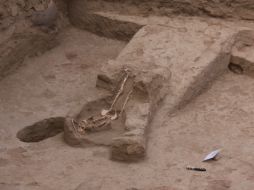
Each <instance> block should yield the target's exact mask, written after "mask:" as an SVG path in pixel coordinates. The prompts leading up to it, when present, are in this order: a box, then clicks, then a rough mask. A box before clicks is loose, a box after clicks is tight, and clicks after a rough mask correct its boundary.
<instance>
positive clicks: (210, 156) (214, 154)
mask: <svg viewBox="0 0 254 190" xmlns="http://www.w3.org/2000/svg"><path fill="white" fill-rule="evenodd" d="M220 151H221V150H220V149H219V150H215V151H212V152H211V153H209V154H208V155H207V156H206V157H205V158H204V160H203V162H205V161H208V160H213V159H215V158H216V156H217V155H218V154H219V153H220Z"/></svg>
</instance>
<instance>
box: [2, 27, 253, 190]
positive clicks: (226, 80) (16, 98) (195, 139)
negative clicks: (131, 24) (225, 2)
mask: <svg viewBox="0 0 254 190" xmlns="http://www.w3.org/2000/svg"><path fill="white" fill-rule="evenodd" d="M185 24H186V25H184V26H185V27H186V28H185V27H184V26H183V25H182V26H180V27H176V28H174V29H172V30H176V31H178V32H179V33H180V36H178V38H174V40H176V42H175V45H176V47H175V51H176V53H179V52H182V55H178V54H177V55H178V57H179V60H180V61H179V60H178V59H176V57H174V54H173V53H174V51H173V52H172V50H173V49H169V47H171V48H172V46H167V45H165V44H167V43H161V41H156V40H155V41H154V42H153V41H152V39H157V37H156V36H154V37H153V38H151V44H150V45H154V49H153V50H154V52H149V51H150V49H148V50H147V49H145V51H144V52H145V53H148V55H147V56H144V54H143V53H142V51H137V52H135V53H136V54H137V55H135V56H140V55H142V56H144V57H145V58H147V60H145V61H146V62H147V63H148V64H152V63H156V64H161V65H160V66H162V68H163V67H168V65H167V64H168V63H172V65H171V64H169V66H170V65H171V67H170V68H169V70H171V71H170V72H172V73H164V74H165V75H166V76H170V77H172V78H171V79H173V80H172V81H171V82H170V80H169V85H171V88H170V89H174V90H176V91H175V92H169V95H168V96H167V98H166V100H165V101H164V102H163V103H162V105H163V107H162V109H159V110H158V112H157V113H156V115H155V117H154V120H153V122H152V123H151V127H150V130H149V133H148V134H149V136H148V137H149V141H148V149H147V158H146V159H145V160H144V161H143V162H140V163H137V164H126V163H118V162H112V161H111V160H109V159H108V157H109V151H108V149H107V148H105V147H90V148H86V149H81V148H73V147H69V146H67V145H66V144H65V143H64V142H63V139H62V135H58V136H55V137H53V138H49V139H46V140H44V141H41V142H38V143H32V144H26V143H22V142H19V141H18V139H16V137H15V136H16V132H17V131H18V130H20V129H22V128H23V127H24V126H27V125H30V124H31V123H33V122H36V121H38V120H41V119H44V118H48V117H52V116H54V117H55V116H65V115H66V114H67V112H68V111H69V110H70V109H71V108H72V107H75V106H78V105H83V104H84V103H85V102H87V101H91V100H93V99H96V98H99V97H100V96H101V95H102V93H103V91H99V90H97V89H96V88H95V82H96V75H97V74H98V73H99V72H100V71H99V68H100V67H101V66H103V65H104V64H106V63H107V60H109V59H115V58H116V57H117V54H119V53H120V51H121V50H122V49H123V48H124V46H125V43H123V42H118V41H114V40H108V39H107V40H106V39H105V38H100V37H97V36H94V35H92V34H89V33H86V32H83V31H79V30H76V29H75V30H74V29H71V30H68V31H66V32H65V33H64V34H62V36H60V37H59V38H61V39H64V40H63V42H62V44H60V45H59V46H58V47H56V48H54V49H53V50H51V51H49V52H48V53H46V54H44V55H42V56H40V57H35V58H32V59H28V60H26V62H25V66H24V67H22V68H20V69H19V70H18V71H16V73H14V74H13V75H10V76H8V77H6V78H5V79H3V80H2V81H1V83H0V86H1V89H2V90H1V94H0V96H1V105H3V106H2V107H1V110H0V117H1V121H2V125H3V126H4V127H2V128H1V144H2V145H3V146H2V147H1V149H0V151H1V158H0V169H1V172H0V187H1V189H14V190H15V189H22V188H23V189H49V190H50V189H52V190H57V189H63V190H64V189H66V190H68V189H77V190H85V189H89V190H91V189H102V190H109V189H116V190H118V189H128V188H132V187H133V188H140V189H143V188H147V189H150V188H153V187H155V189H193V190H194V189H200V190H201V189H207V190H212V189H246V190H247V189H251V188H253V187H254V183H253V182H254V178H253V176H254V173H253V171H254V170H253V167H254V166H253V164H252V158H253V156H254V155H253V154H252V151H251V150H252V148H253V146H254V144H253V134H252V133H253V130H252V125H253V122H254V121H253V118H252V117H251V116H252V115H253V113H252V112H253V111H252V110H253V108H252V107H253V106H252V104H251V102H252V101H253V96H252V94H251V92H252V91H253V86H254V85H253V84H254V81H253V78H252V76H251V75H248V76H247V75H235V74H232V73H229V72H226V73H224V74H223V75H222V71H223V68H224V69H226V66H227V64H228V63H229V61H230V60H229V59H230V48H229V49H228V46H227V43H226V46H224V45H225V43H224V42H225V41H226V42H228V40H226V39H231V37H232V35H234V34H235V33H237V30H238V29H237V28H236V29H232V28H228V27H225V28H224V27H223V26H222V25H219V26H215V27H212V28H210V27H208V26H209V24H208V23H206V22H200V23H199V22H195V23H190V22H189V23H188V25H187V23H185ZM192 24H193V25H195V28H194V27H193V28H192V26H193V25H192ZM170 28H171V27H168V30H169V31H171V32H172V30H171V29H170ZM159 29H160V28H157V27H156V26H154V27H146V30H147V31H148V33H149V32H150V35H151V36H152V35H153V33H158V32H159V33H160V31H161V33H162V34H160V35H161V37H162V38H161V39H165V38H166V37H167V35H171V33H170V32H168V33H167V32H165V30H163V31H162V30H159ZM156 30H159V31H156ZM186 30H187V31H186ZM218 31H219V32H218ZM186 32H189V33H188V34H189V36H190V39H189V40H190V41H188V38H186V39H185V35H184V37H183V38H181V33H186ZM140 34H142V32H141V33H139V35H140ZM164 35H165V36H164ZM136 37H139V36H138V35H137V36H136ZM134 38H135V37H134ZM159 39H160V38H159ZM169 39H170V38H169ZM183 39H184V40H187V42H186V44H187V46H185V47H182V46H180V44H179V43H178V41H177V40H179V41H181V40H183ZM195 40H196V41H195ZM199 41H201V42H203V43H198V45H196V46H195V47H193V46H191V45H189V44H192V43H193V42H199ZM137 42H139V41H137ZM229 42H230V40H229ZM140 43H141V42H140ZM147 43H148V44H149V42H147ZM173 43H174V42H173ZM188 43H189V44H188ZM134 44H135V43H134ZM194 44H195V43H194ZM131 45H132V43H130V44H128V45H127V47H126V48H125V49H124V50H123V51H122V53H120V55H119V56H118V57H117V58H116V60H118V61H119V60H120V61H121V59H122V58H123V57H124V54H123V53H124V52H125V53H126V52H127V54H126V55H128V52H129V57H128V58H130V59H129V60H131V57H132V55H131V54H132V53H133V52H131V51H129V50H130V49H129V48H130V46H131ZM160 45H165V46H163V47H160ZM135 46H136V45H135ZM229 47H230V46H229ZM136 48H138V47H136ZM178 48H179V49H178ZM185 48H186V49H185ZM187 48H190V49H187ZM195 48H196V49H195ZM224 48H225V49H224ZM159 49H161V50H164V51H159ZM167 50H168V51H169V52H167ZM177 50H179V51H177ZM192 50H193V54H192V53H191V52H192ZM206 50H207V51H208V56H207V58H208V59H207V60H206V59H205V58H206V57H202V56H203V55H207V54H206ZM156 51H159V53H163V52H164V55H162V56H160V55H157V54H156V53H155V52H156ZM202 51H204V52H203V53H201V52H202ZM185 52H186V53H187V55H184V53H185ZM209 52H210V53H211V54H210V53H209ZM221 52H222V57H224V56H225V57H226V58H225V60H224V61H223V68H221V71H219V72H217V71H216V72H215V73H218V74H220V76H219V78H218V79H217V80H215V81H214V83H213V84H212V85H210V88H209V89H207V90H206V91H205V92H204V93H203V94H202V95H201V96H199V97H198V98H197V99H195V100H194V101H193V102H191V103H190V104H188V105H187V106H186V107H185V108H184V109H182V110H180V111H177V112H175V113H174V114H173V115H172V114H169V113H170V111H171V110H172V106H171V105H172V102H171V101H172V100H170V95H172V98H173V100H174V101H173V102H177V101H175V100H176V99H177V97H178V96H174V95H175V94H177V93H178V95H179V94H181V95H183V96H181V97H184V98H185V97H186V96H184V95H185V94H186V93H185V92H191V94H194V95H195V94H196V91H195V89H194V90H192V89H191V90H188V87H189V84H197V85H196V86H198V87H200V88H203V85H204V84H203V83H201V84H202V85H199V84H200V83H196V82H195V80H197V79H202V77H200V76H202V74H206V73H207V72H208V71H206V70H205V71H206V72H202V71H204V70H203V69H204V68H206V67H205V66H204V65H199V64H201V63H207V64H208V66H209V65H210V63H213V61H214V60H216V58H217V56H218V55H219V56H220V55H221V54H220V53H221ZM153 53H155V54H153ZM171 54H173V55H172V57H170V56H171ZM156 55H157V56H158V57H162V58H163V59H162V60H160V59H159V60H160V62H156V60H157V59H156ZM168 55H169V57H167V56H168ZM200 55H202V56H201V57H200ZM142 56H140V57H142ZM185 56H186V57H185ZM188 56H190V57H191V58H192V59H191V60H188V59H187V57H188ZM144 57H143V58H144ZM153 58H154V60H153ZM170 59H173V60H171V61H172V62H170ZM200 59H201V60H202V59H205V60H206V61H207V62H201V61H200ZM122 60H125V61H126V60H128V59H127V58H124V59H122ZM137 60H138V59H137ZM178 61H179V64H183V66H184V67H183V68H187V70H186V71H189V70H190V65H188V61H190V64H193V63H195V64H197V65H196V66H197V68H192V69H193V70H192V71H191V72H190V74H189V75H185V76H184V77H183V78H181V77H180V76H181V75H184V73H185V72H183V71H181V69H180V68H181V67H178V66H177V65H176V64H175V62H177V63H178ZM110 63H111V64H112V63H118V64H121V62H117V61H116V62H114V61H113V62H110ZM215 63H217V62H216V61H215ZM174 64H175V65H174ZM202 66H204V67H202ZM211 66H212V65H211ZM138 67H139V66H138ZM134 68H135V65H134ZM208 68H211V71H213V70H212V69H213V68H212V67H208ZM143 69H144V70H146V69H147V68H145V67H144V68H143ZM158 72H161V71H158ZM181 72H183V73H181ZM187 73H188V72H187ZM200 73H201V75H200ZM177 74H179V76H177ZM185 77H186V78H185ZM188 77H189V78H188ZM214 78H215V76H212V77H211V79H214ZM181 79H183V80H182V81H181V82H182V83H181V82H180V83H179V84H181V86H177V85H176V81H177V80H181ZM190 79H191V80H190ZM174 80H175V81H174ZM184 84H186V86H184ZM186 89H187V91H186ZM198 92H199V90H198ZM187 94H188V93H187ZM197 94H199V93H197ZM190 97H192V96H190ZM186 100H189V96H187V97H186ZM173 107H174V106H173ZM215 148H222V149H223V152H222V157H221V159H219V160H218V161H217V162H212V163H201V162H200V161H201V160H202V158H203V156H204V155H205V154H206V153H207V152H209V151H211V150H213V149H215ZM187 165H194V166H198V167H206V168H207V172H206V173H194V172H191V171H186V170H185V167H186V166H187ZM157 187H158V188H157Z"/></svg>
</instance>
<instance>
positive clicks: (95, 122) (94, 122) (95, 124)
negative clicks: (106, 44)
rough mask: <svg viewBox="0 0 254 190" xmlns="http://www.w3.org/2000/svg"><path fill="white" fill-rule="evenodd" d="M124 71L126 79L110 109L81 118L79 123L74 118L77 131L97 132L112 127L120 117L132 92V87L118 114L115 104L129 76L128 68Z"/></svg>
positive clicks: (73, 123) (74, 126) (83, 132)
mask: <svg viewBox="0 0 254 190" xmlns="http://www.w3.org/2000/svg"><path fill="white" fill-rule="evenodd" d="M124 72H125V76H124V79H123V81H122V83H121V86H120V88H119V90H118V91H117V94H116V95H115V98H114V100H113V102H112V104H111V106H110V108H109V109H108V110H107V109H102V110H101V113H100V114H99V115H95V116H91V117H89V118H87V119H84V120H81V121H80V122H79V123H77V122H76V121H74V119H72V125H73V128H74V129H75V131H76V132H79V133H82V134H85V133H86V132H95V131H100V130H102V129H110V128H111V121H114V120H116V119H118V117H119V116H121V115H122V113H123V111H124V109H125V106H126V104H127V102H128V100H129V98H130V95H131V93H132V89H131V90H130V91H129V93H128V95H127V97H126V98H125V100H124V103H123V105H122V108H121V111H120V113H119V114H118V113H117V111H116V108H115V104H116V103H117V101H118V100H119V98H120V96H121V95H122V94H123V91H124V88H125V85H126V82H127V80H128V78H129V74H128V70H127V69H125V70H124Z"/></svg>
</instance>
